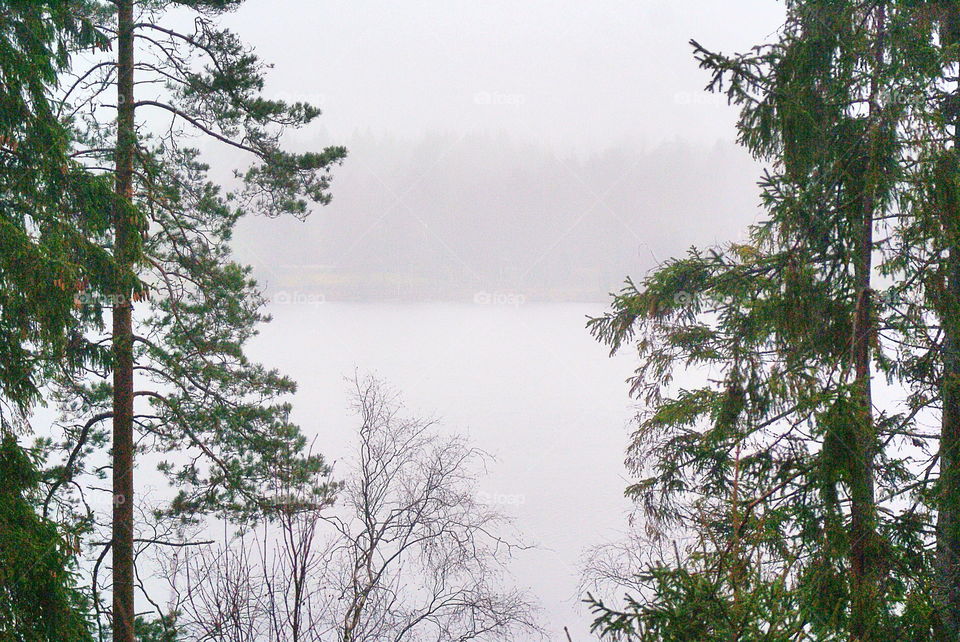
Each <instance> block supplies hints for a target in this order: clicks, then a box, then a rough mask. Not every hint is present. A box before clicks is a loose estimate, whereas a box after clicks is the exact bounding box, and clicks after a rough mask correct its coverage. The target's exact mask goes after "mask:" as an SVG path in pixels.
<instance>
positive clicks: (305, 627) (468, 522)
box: [167, 378, 542, 642]
mask: <svg viewBox="0 0 960 642" xmlns="http://www.w3.org/2000/svg"><path fill="white" fill-rule="evenodd" d="M355 385H356V395H355V408H356V411H357V413H358V415H359V416H360V419H361V420H362V423H361V427H360V431H359V439H358V446H357V450H356V457H355V462H354V464H355V466H354V468H353V470H351V471H350V474H349V475H348V479H347V481H346V482H345V483H344V484H343V485H342V487H341V488H340V490H339V493H338V503H337V505H336V506H334V507H329V505H328V504H327V503H326V502H325V501H318V500H317V498H304V497H302V496H301V495H299V494H298V493H297V491H296V489H290V488H278V489H276V491H277V492H276V495H277V498H278V500H277V510H276V511H275V512H274V517H275V520H274V521H273V522H272V523H270V524H263V525H261V527H259V530H258V531H257V533H258V534H257V536H256V537H250V536H246V535H245V536H243V537H241V538H238V539H235V540H234V542H232V543H229V544H228V543H224V544H223V545H221V546H219V547H216V548H213V547H206V548H204V549H202V550H200V551H196V550H194V551H193V552H191V553H190V557H187V559H186V560H185V561H184V560H178V562H177V565H178V566H179V567H180V568H185V569H186V574H187V575H188V577H187V578H185V579H186V586H185V588H184V589H183V593H182V595H180V596H179V598H178V599H177V600H176V602H177V610H178V611H179V624H180V627H181V636H182V637H184V639H189V640H217V641H223V642H227V641H229V642H233V641H235V640H236V641H237V642H240V641H245V640H251V639H257V640H262V639H266V640H270V641H271V642H272V641H277V642H288V641H289V642H319V641H321V640H323V641H331V642H332V641H334V640H336V641H337V642H384V641H393V642H417V641H420V640H431V641H438V642H444V641H451V642H452V641H467V640H516V639H534V638H538V637H542V630H541V629H540V627H539V626H538V624H537V622H536V619H535V611H536V608H535V607H534V605H533V603H532V601H531V599H530V598H529V597H528V596H527V595H526V594H524V593H523V592H521V591H519V590H516V589H509V588H504V584H505V579H506V577H505V576H506V564H507V563H508V562H509V560H510V559H511V557H512V555H513V553H514V552H516V551H517V550H519V549H522V548H523V547H524V546H523V544H522V543H520V541H519V540H518V539H517V538H516V537H514V536H512V535H510V533H511V532H512V531H513V524H512V521H511V519H510V518H509V517H508V516H506V515H505V514H503V513H502V512H500V511H499V510H497V509H496V508H495V507H492V506H490V505H488V504H485V503H483V502H481V501H479V500H478V493H477V488H476V486H477V481H478V479H479V475H480V474H481V473H482V472H483V471H484V469H485V464H486V463H487V461H488V460H489V455H487V454H486V453H484V452H483V451H481V450H478V449H477V448H474V447H472V446H471V445H470V444H469V442H468V441H467V440H466V439H465V438H463V437H459V436H452V437H447V436H443V435H441V434H440V432H439V431H438V430H437V427H436V424H435V422H434V421H430V420H423V419H419V418H409V417H407V416H405V415H404V414H403V406H402V404H401V402H400V399H399V396H398V395H397V394H395V393H392V392H390V391H389V390H387V389H386V387H385V386H384V385H383V384H382V383H380V382H379V381H377V380H376V379H374V378H367V379H365V380H363V381H359V380H358V381H355ZM237 549H240V550H237ZM167 568H168V577H169V576H170V573H169V569H170V568H171V565H168V567H167ZM171 579H172V583H175V579H174V578H171ZM183 579H184V578H183V577H181V578H180V580H181V581H182V580H183Z"/></svg>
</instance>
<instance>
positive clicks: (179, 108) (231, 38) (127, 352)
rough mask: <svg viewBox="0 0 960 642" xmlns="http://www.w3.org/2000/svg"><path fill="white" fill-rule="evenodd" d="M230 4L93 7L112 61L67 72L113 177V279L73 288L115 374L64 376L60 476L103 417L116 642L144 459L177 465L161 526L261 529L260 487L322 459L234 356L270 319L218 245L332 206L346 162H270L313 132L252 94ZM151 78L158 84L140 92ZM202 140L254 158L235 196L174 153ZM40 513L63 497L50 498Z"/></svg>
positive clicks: (86, 129)
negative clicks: (210, 523) (240, 224)
mask: <svg viewBox="0 0 960 642" xmlns="http://www.w3.org/2000/svg"><path fill="white" fill-rule="evenodd" d="M239 4H240V3H239V2H225V1H223V0H207V1H190V2H187V1H178V2H174V1H168V2H134V1H133V0H120V1H119V2H117V3H116V6H114V5H113V4H112V3H111V4H108V3H96V4H94V5H91V6H90V7H89V8H88V11H89V12H90V15H91V16H93V17H94V18H95V19H97V20H99V21H100V22H101V24H102V25H103V30H104V31H106V32H109V33H112V34H113V42H112V43H111V47H110V49H111V50H112V51H115V52H116V58H115V59H111V58H109V57H106V56H104V57H103V58H102V59H101V60H98V61H97V62H96V64H95V65H94V66H93V67H91V68H90V69H89V70H87V71H77V72H76V83H75V84H74V87H73V89H75V91H71V92H70V93H69V94H68V95H67V96H65V110H67V111H68V112H69V113H71V114H74V115H75V123H76V125H75V126H76V127H77V128H78V129H79V130H81V131H82V132H83V142H84V146H83V147H82V148H81V147H79V146H78V147H77V148H76V151H75V152H74V153H75V154H77V155H78V156H80V157H82V158H84V159H85V162H86V164H87V168H88V171H90V172H93V173H98V172H102V171H104V170H105V169H107V168H109V169H108V170H107V174H108V175H110V176H112V177H113V180H114V183H115V188H114V189H115V195H116V198H115V200H114V207H113V210H112V218H111V225H112V230H111V232H110V233H108V234H106V235H105V236H104V237H103V238H102V239H101V240H102V241H103V242H105V244H106V245H107V246H108V247H109V248H110V250H111V253H112V258H113V260H114V262H115V264H116V267H115V269H114V271H113V273H112V275H111V276H112V278H111V280H110V282H109V283H108V286H107V287H106V288H105V289H103V290H100V291H97V290H94V289H92V288H88V289H85V290H84V291H83V292H81V293H79V300H80V301H81V303H82V307H83V308H84V309H85V310H89V312H88V314H90V315H91V316H96V315H98V314H100V313H102V311H103V310H105V309H110V310H112V331H111V332H110V333H109V334H108V335H107V336H105V337H97V336H88V339H89V345H99V344H102V343H103V342H104V340H105V341H106V342H107V343H108V345H110V346H111V355H110V360H109V364H108V365H109V367H108V368H101V369H93V370H92V371H91V373H90V376H89V377H87V378H85V379H82V380H81V379H77V378H76V377H73V376H64V377H63V378H62V379H61V381H60V387H59V390H58V393H57V398H58V399H59V400H60V402H61V406H62V409H63V413H64V417H63V422H62V425H63V427H64V429H65V432H66V439H65V440H64V444H63V445H64V446H66V447H67V448H69V449H70V451H71V456H70V457H69V458H68V463H69V464H70V465H69V466H68V470H67V471H66V472H65V474H64V476H63V477H62V479H73V478H74V477H76V476H77V475H79V474H81V473H82V472H83V471H84V470H85V469H86V468H87V467H89V465H90V462H91V461H93V459H94V458H95V456H96V454H95V449H94V447H95V446H97V445H98V444H101V443H104V442H106V441H107V438H106V437H107V436H106V434H105V433H104V431H103V429H102V426H101V425H100V424H101V423H102V422H104V421H106V420H107V419H110V420H112V422H113V430H112V439H111V440H110V441H112V474H113V515H112V519H111V520H110V523H111V529H112V534H111V536H110V538H109V541H110V547H111V552H112V556H113V565H112V566H113V625H112V634H113V636H114V639H115V640H127V641H129V640H133V636H134V626H133V625H134V587H135V569H134V564H135V560H134V554H135V550H134V548H135V521H134V480H133V469H134V466H135V459H136V455H137V454H138V453H143V452H147V451H152V452H158V453H169V452H173V453H176V454H177V458H178V460H179V461H178V463H172V462H171V463H164V464H162V466H161V469H162V470H163V472H165V473H166V474H167V475H168V477H169V479H170V481H171V482H172V483H173V484H174V485H175V486H176V487H178V488H179V493H178V494H177V496H176V497H174V498H173V500H172V502H171V503H170V504H169V505H168V506H167V507H166V508H165V509H160V510H159V511H158V513H157V517H158V518H162V517H163V516H178V517H181V518H187V517H191V516H194V515H199V514H204V513H207V512H211V511H218V512H221V513H222V514H224V515H229V516H233V517H237V518H241V519H243V518H247V517H250V516H255V515H257V514H261V513H262V512H263V511H264V509H265V508H267V507H268V505H269V497H268V496H265V492H266V491H265V489H264V486H263V484H262V482H263V481H264V480H265V479H268V478H273V477H275V476H276V474H277V471H284V474H287V475H288V476H290V477H291V480H290V483H295V482H296V481H297V480H300V481H303V482H304V483H306V482H307V480H310V479H312V478H314V476H315V474H316V473H317V472H320V471H323V470H325V468H324V464H323V460H322V458H320V457H319V456H317V455H307V454H305V453H304V450H305V438H304V437H303V435H302V434H301V433H300V432H299V430H298V429H297V427H296V426H294V425H293V424H291V423H290V421H289V419H288V416H289V411H290V408H289V405H288V404H287V403H286V402H284V401H283V399H282V397H283V395H285V394H288V393H291V392H292V391H293V390H294V384H293V382H292V381H290V380H289V379H287V378H285V377H283V376H281V375H280V374H279V373H277V372H275V371H272V370H268V369H265V368H263V367H262V366H260V365H258V364H254V363H251V362H249V361H248V360H247V358H246V357H245V356H244V344H245V343H246V341H247V340H249V338H250V337H252V336H253V335H254V334H255V333H256V327H257V325H258V324H259V323H260V322H263V321H265V320H267V319H266V317H265V315H264V314H263V313H262V311H261V308H262V305H263V303H264V302H263V300H262V299H261V297H260V296H259V294H258V292H257V289H256V284H255V282H254V281H253V280H252V278H251V275H250V269H249V268H246V267H244V266H241V265H238V264H236V263H234V262H233V261H232V259H231V258H230V247H229V241H230V237H231V234H232V230H233V227H234V225H235V223H236V221H237V220H238V219H239V218H240V217H241V216H243V215H244V214H245V213H246V212H248V211H253V212H256V213H262V214H266V215H271V216H275V215H280V214H290V215H294V216H305V215H306V214H307V213H308V209H309V201H312V202H316V203H321V204H322V203H326V202H327V201H328V200H329V198H330V197H329V194H328V193H327V189H328V183H329V172H328V170H329V168H330V167H331V166H332V165H334V164H335V163H337V162H339V161H340V160H341V159H342V158H343V156H344V155H345V151H344V150H343V149H342V148H339V147H331V148H327V149H325V150H323V151H321V152H319V153H313V152H310V153H302V154H291V153H287V152H284V151H283V150H282V149H281V146H280V138H281V136H282V133H283V130H284V129H285V128H289V127H300V126H303V125H306V124H308V123H310V122H311V121H313V120H314V119H315V118H316V117H317V116H318V115H319V110H318V109H316V108H315V107H312V106H310V105H306V104H303V103H297V104H285V103H283V102H279V101H271V100H267V99H265V98H263V97H262V96H261V95H260V91H261V90H262V88H263V69H264V65H263V64H262V63H261V62H260V61H259V60H258V59H257V58H256V57H255V56H254V55H253V54H252V53H251V52H250V51H248V50H247V49H246V48H245V47H244V46H243V45H242V43H241V42H240V41H239V39H238V38H237V37H236V36H235V35H233V34H232V33H230V32H229V31H227V30H224V29H220V28H218V27H217V26H216V23H215V18H216V16H217V14H219V13H221V12H223V11H226V10H229V9H232V8H234V7H236V6H238V5H239ZM178 8H179V9H182V8H188V9H190V10H192V11H193V12H194V13H195V20H194V21H193V22H192V30H191V31H187V32H181V31H177V30H175V29H173V28H170V27H167V26H165V24H164V22H165V20H164V17H165V14H166V13H167V12H168V10H173V9H178ZM177 24H181V23H180V22H179V21H177ZM158 80H159V81H161V82H163V83H166V87H165V89H163V90H160V91H156V92H152V93H147V92H151V90H150V88H151V87H155V86H156V83H157V81H158ZM111 90H115V91H116V110H117V117H116V119H115V120H114V121H112V122H109V121H106V120H105V119H104V118H103V109H102V107H98V101H100V100H102V98H101V97H102V96H105V95H106V93H107V92H111ZM147 111H154V112H157V113H161V114H166V115H167V116H169V117H171V118H172V119H173V125H172V126H171V128H170V129H169V130H167V129H164V130H160V131H159V132H157V133H155V134H151V133H149V132H147V131H146V129H145V127H144V126H143V124H142V123H141V121H140V114H141V113H142V112H147ZM197 133H199V134H201V135H204V136H208V137H210V138H212V139H214V140H216V141H218V142H219V143H222V144H225V145H229V146H232V147H233V148H235V149H238V150H242V151H243V152H245V153H246V154H248V155H250V156H251V157H252V159H253V161H254V165H252V166H251V167H250V168H249V169H247V170H246V171H244V172H243V173H242V174H241V175H240V178H242V182H243V187H242V188H240V189H238V190H236V191H235V192H223V191H222V190H221V189H220V188H218V187H217V186H215V185H213V184H212V183H210V181H209V179H207V177H206V170H207V168H206V166H205V165H204V164H203V163H202V162H201V161H200V158H199V155H198V153H197V152H196V151H195V150H192V149H190V148H188V147H186V146H185V145H184V143H185V141H186V140H188V135H192V134H197ZM111 164H112V167H111ZM138 400H140V402H141V403H142V404H144V405H141V403H138ZM145 404H149V409H147V408H146V406H145ZM62 487H63V485H62V484H60V485H59V486H58V487H57V488H56V489H54V490H59V489H60V488H62ZM324 491H325V489H324V488H318V489H316V492H324ZM81 499H82V497H81ZM50 500H51V501H53V502H56V501H60V500H58V499H57V497H55V496H54V495H53V493H51V497H50ZM94 586H97V581H96V578H94ZM95 607H97V608H99V601H97V603H95Z"/></svg>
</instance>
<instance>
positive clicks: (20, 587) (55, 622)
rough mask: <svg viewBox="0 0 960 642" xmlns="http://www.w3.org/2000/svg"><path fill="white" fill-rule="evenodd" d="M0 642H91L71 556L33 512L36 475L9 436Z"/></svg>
mask: <svg viewBox="0 0 960 642" xmlns="http://www.w3.org/2000/svg"><path fill="white" fill-rule="evenodd" d="M0 479H2V480H3V484H2V485H0V639H3V640H22V641H24V642H60V641H61V640H77V641H78V642H80V641H82V640H92V639H93V638H92V636H91V635H90V631H89V628H88V625H89V621H88V619H87V617H88V616H87V614H88V612H89V603H88V601H87V599H86V597H85V596H84V594H83V592H82V591H80V590H79V589H78V588H77V573H76V570H75V564H74V555H75V552H76V551H75V550H74V549H73V546H74V544H71V543H70V542H69V541H68V540H67V538H65V537H64V536H63V534H61V532H60V530H59V527H58V525H57V524H55V523H53V522H51V521H49V520H46V519H43V518H41V517H40V516H39V515H38V514H37V512H36V499H37V497H36V494H37V490H38V488H39V481H40V477H39V473H38V472H37V469H36V464H35V462H33V461H31V460H30V458H29V457H28V456H27V454H26V452H25V451H24V450H23V449H22V448H21V447H20V446H19V445H18V444H17V442H16V439H14V438H13V437H12V436H9V435H8V436H6V437H4V438H3V440H2V441H0Z"/></svg>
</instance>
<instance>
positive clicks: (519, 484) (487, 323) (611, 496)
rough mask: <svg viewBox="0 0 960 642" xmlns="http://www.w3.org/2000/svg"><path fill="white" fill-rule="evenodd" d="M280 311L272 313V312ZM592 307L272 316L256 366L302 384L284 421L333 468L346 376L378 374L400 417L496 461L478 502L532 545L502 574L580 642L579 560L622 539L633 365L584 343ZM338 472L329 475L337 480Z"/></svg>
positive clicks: (285, 308)
mask: <svg viewBox="0 0 960 642" xmlns="http://www.w3.org/2000/svg"><path fill="white" fill-rule="evenodd" d="M281 300H282V299H281ZM602 309H603V308H602V305H601V304H591V303H548V304H535V303H523V304H519V305H497V304H495V303H490V304H482V303H477V304H472V303H468V304H453V303H432V304H415V303H414V304H379V303H359V304H352V303H332V302H324V303H319V302H317V301H314V302H302V303H299V304H298V303H292V302H291V303H274V304H273V305H271V307H270V312H271V313H272V314H273V315H274V321H273V323H271V324H270V325H268V326H266V327H265V328H264V331H263V333H262V335H261V336H260V337H259V338H258V340H257V341H256V343H255V345H254V346H253V350H252V354H253V356H254V357H256V358H258V359H260V360H262V361H264V362H266V363H269V364H271V365H272V366H277V367H279V368H280V369H282V370H283V371H284V372H286V373H288V374H289V375H291V376H292V377H293V378H294V379H295V380H296V381H297V382H298V384H299V390H298V393H297V395H296V397H295V399H294V418H295V419H296V420H297V422H298V423H299V424H300V425H301V426H302V428H303V430H304V432H305V433H306V434H307V435H308V436H309V437H311V438H316V441H315V447H316V449H317V450H319V451H320V452H322V453H323V454H324V455H325V456H326V457H328V458H329V460H330V461H331V462H337V460H341V461H342V460H343V459H344V458H345V457H349V452H350V445H351V443H352V439H353V437H354V435H355V434H356V430H357V428H358V420H357V418H356V416H355V415H353V414H352V413H351V411H350V408H349V404H350V385H349V383H348V381H347V379H348V378H350V377H352V376H353V375H354V373H355V372H356V373H359V374H361V375H363V374H367V373H376V374H377V375H379V376H380V377H382V378H383V379H384V380H385V381H386V382H388V383H389V384H390V385H391V386H393V387H394V388H396V389H397V390H399V391H400V392H402V394H403V397H404V399H405V402H406V406H407V409H408V411H409V412H411V413H417V414H422V415H428V416H435V417H436V418H437V419H439V420H440V425H441V427H442V430H443V431H445V432H457V433H461V434H466V435H469V437H470V438H471V439H472V441H473V442H474V444H475V445H477V446H478V447H480V448H482V449H484V450H486V451H488V452H490V453H491V454H493V455H494V456H495V457H496V461H495V462H494V463H493V464H492V465H491V466H490V468H489V472H488V474H487V475H486V476H484V478H483V480H482V482H481V484H480V485H479V488H478V491H479V493H482V495H480V497H481V498H484V499H486V500H488V501H491V502H495V503H498V504H500V507H501V508H502V509H503V510H504V511H505V512H506V513H507V514H510V515H513V516H514V517H515V518H516V524H517V527H518V528H519V530H520V531H521V533H522V534H523V536H524V539H525V540H526V541H527V542H529V543H531V544H534V545H536V547H535V548H534V549H532V550H529V551H525V552H521V553H520V554H518V556H517V558H516V559H515V562H514V564H513V565H512V568H511V570H512V572H513V575H514V579H515V581H516V582H517V585H518V586H521V587H528V588H529V589H530V591H531V593H532V594H533V595H534V596H536V597H537V598H538V599H539V601H540V602H541V605H542V606H543V616H544V617H543V620H544V622H545V623H546V624H547V626H548V627H549V628H550V633H551V636H550V639H560V638H559V637H558V635H561V636H562V627H563V626H564V625H566V626H569V628H570V631H571V633H575V632H579V634H580V635H581V638H576V639H583V637H582V636H585V635H586V633H587V629H588V621H589V617H588V616H587V614H586V613H585V612H584V609H583V608H582V607H581V606H580V604H579V600H580V599H581V596H579V595H578V594H577V581H578V573H579V564H580V557H581V554H582V553H583V552H584V549H585V548H587V547H589V546H591V545H594V544H597V543H598V542H599V541H601V540H603V539H605V538H608V537H609V538H615V537H616V535H617V533H618V532H620V531H622V530H623V529H624V528H625V524H626V522H625V517H624V515H625V513H626V512H627V511H628V510H629V505H628V503H627V502H626V501H625V500H624V499H623V489H624V486H625V477H624V475H625V472H624V468H623V466H622V464H621V462H622V460H623V452H624V447H625V444H626V439H627V436H628V432H627V425H628V423H629V420H630V417H631V415H632V413H633V410H632V405H631V403H630V401H629V399H628V398H627V395H626V385H625V383H624V379H626V377H627V376H629V374H630V372H631V369H632V363H633V360H632V359H631V357H630V355H629V354H625V355H623V356H618V357H615V358H612V359H611V358H609V357H608V355H607V353H606V350H605V349H604V348H603V347H602V346H600V345H599V344H597V343H596V342H595V341H594V340H593V339H592V338H591V337H590V335H589V333H588V332H587V331H586V330H585V329H584V321H585V318H586V316H587V315H591V314H593V315H595V314H598V313H599V312H600V311H602ZM344 468H345V466H344V465H343V464H340V463H334V476H335V477H336V475H337V472H338V470H341V471H342V470H343V469H344Z"/></svg>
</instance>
